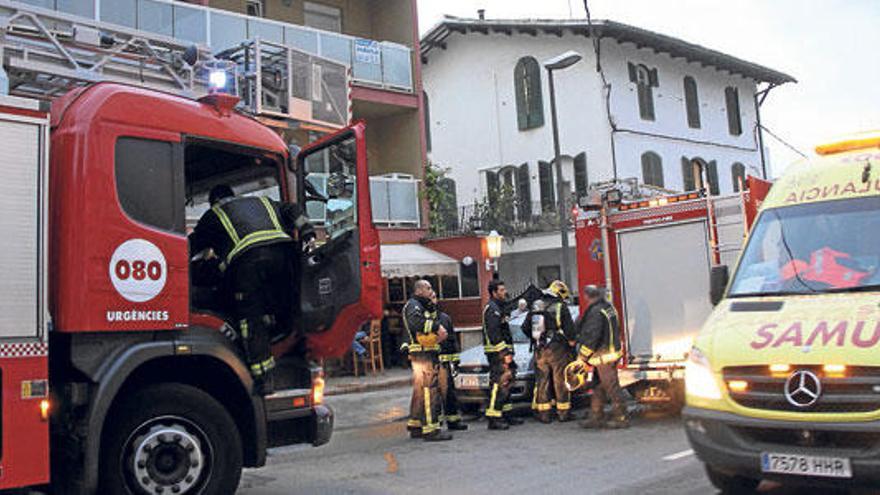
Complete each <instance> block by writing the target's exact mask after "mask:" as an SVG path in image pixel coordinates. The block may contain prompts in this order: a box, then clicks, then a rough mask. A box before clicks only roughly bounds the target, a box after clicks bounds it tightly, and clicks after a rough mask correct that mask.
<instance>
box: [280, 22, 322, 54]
mask: <svg viewBox="0 0 880 495" xmlns="http://www.w3.org/2000/svg"><path fill="white" fill-rule="evenodd" d="M284 42H285V43H287V45H288V46H292V47H293V48H296V49H297V50H302V51H304V52H306V53H310V54H312V55H317V54H318V33H316V32H315V31H310V30H308V29H300V28H298V27H296V26H286V27H285V28H284Z"/></svg>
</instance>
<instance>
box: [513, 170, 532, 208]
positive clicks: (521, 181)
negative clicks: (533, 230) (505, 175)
mask: <svg viewBox="0 0 880 495" xmlns="http://www.w3.org/2000/svg"><path fill="white" fill-rule="evenodd" d="M516 196H517V198H516V199H517V206H518V208H517V209H518V213H519V218H520V220H525V219H527V218H529V217H530V216H531V214H532V187H531V180H530V179H529V164H528V163H523V164H522V165H520V166H519V167H518V168H517V169H516Z"/></svg>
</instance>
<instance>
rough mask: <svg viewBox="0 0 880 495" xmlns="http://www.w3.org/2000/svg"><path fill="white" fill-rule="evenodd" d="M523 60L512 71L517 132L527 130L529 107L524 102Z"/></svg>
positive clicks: (524, 78) (524, 70)
mask: <svg viewBox="0 0 880 495" xmlns="http://www.w3.org/2000/svg"><path fill="white" fill-rule="evenodd" d="M525 60H526V59H524V58H521V59H520V60H519V62H517V64H516V68H515V69H514V70H513V89H514V92H515V93H516V95H515V96H516V125H517V127H518V128H519V130H521V131H524V130H526V129H528V128H529V107H528V102H527V101H526V91H527V89H526V67H525Z"/></svg>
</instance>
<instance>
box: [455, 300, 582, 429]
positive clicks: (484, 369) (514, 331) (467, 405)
mask: <svg viewBox="0 0 880 495" xmlns="http://www.w3.org/2000/svg"><path fill="white" fill-rule="evenodd" d="M569 311H570V312H571V318H572V321H575V320H577V317H578V314H579V311H578V307H577V306H569ZM524 321H525V315H524V314H523V315H520V316H517V317H514V318H511V320H510V333H511V335H512V336H513V348H514V352H515V356H514V361H515V362H516V366H517V370H516V380H515V381H514V383H513V386H512V387H511V389H510V398H511V401H512V402H514V403H516V402H531V401H532V394H533V392H534V388H535V368H534V360H533V356H532V352H531V351H530V350H529V339H528V337H526V336H525V334H523V332H522V329H521V328H522V324H523V322H524ZM455 395H456V397H457V398H458V402H459V403H460V404H461V406H462V409H463V410H465V411H469V412H475V411H477V410H479V409H481V408H484V407H485V406H486V404H487V403H488V401H489V361H488V360H487V359H486V354H485V352H484V351H483V346H482V345H478V346H475V347H471V348H470V349H466V350H465V351H463V352H462V353H461V362H460V363H459V365H458V374H457V375H456V376H455Z"/></svg>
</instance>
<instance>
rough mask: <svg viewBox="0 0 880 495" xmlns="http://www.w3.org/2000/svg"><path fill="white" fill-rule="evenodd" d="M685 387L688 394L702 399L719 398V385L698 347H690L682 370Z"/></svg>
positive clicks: (707, 360)
mask: <svg viewBox="0 0 880 495" xmlns="http://www.w3.org/2000/svg"><path fill="white" fill-rule="evenodd" d="M684 383H685V389H686V390H687V394H688V395H692V396H694V397H701V398H703V399H720V398H721V387H719V386H718V381H717V380H715V376H714V375H713V374H712V367H711V366H710V365H709V358H707V357H706V356H705V355H704V354H703V353H702V352H701V351H700V350H699V349H697V348H696V347H694V348H693V349H691V353H690V356H689V357H688V360H687V364H685V372H684Z"/></svg>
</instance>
